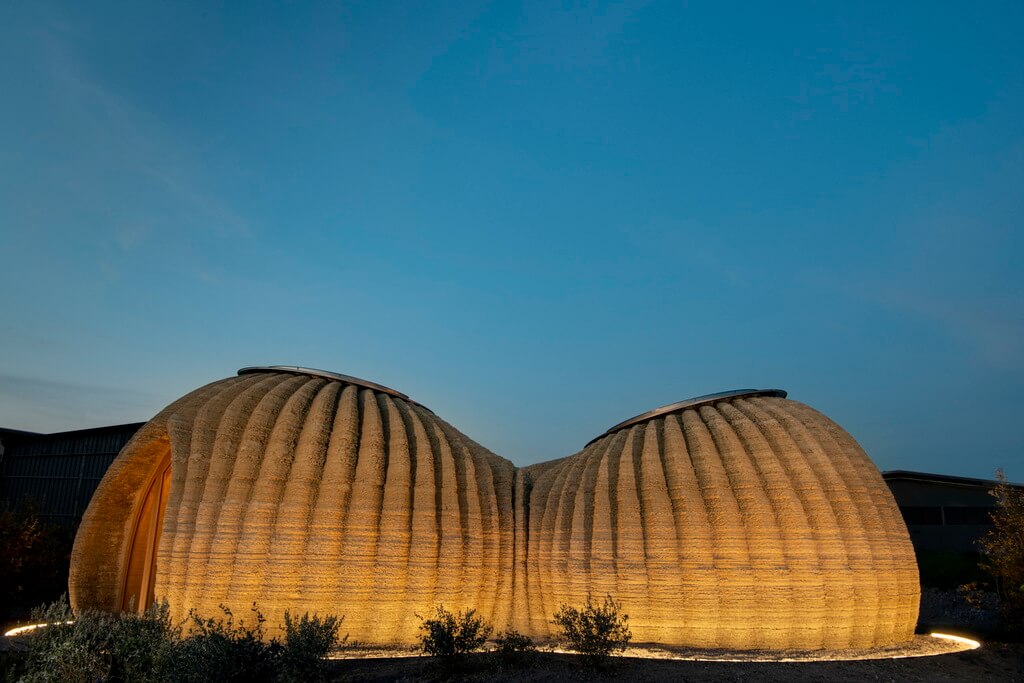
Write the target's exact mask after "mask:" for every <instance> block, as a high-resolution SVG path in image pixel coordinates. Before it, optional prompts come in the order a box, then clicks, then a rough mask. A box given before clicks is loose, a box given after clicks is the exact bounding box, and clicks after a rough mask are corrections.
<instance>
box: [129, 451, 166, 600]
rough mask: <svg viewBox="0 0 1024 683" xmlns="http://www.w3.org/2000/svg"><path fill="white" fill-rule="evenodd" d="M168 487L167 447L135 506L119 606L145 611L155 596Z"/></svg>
mask: <svg viewBox="0 0 1024 683" xmlns="http://www.w3.org/2000/svg"><path fill="white" fill-rule="evenodd" d="M170 490H171V451H170V448H168V449H167V452H166V453H165V454H164V455H163V457H162V458H160V459H159V464H158V465H157V466H156V468H155V469H154V470H153V473H152V474H151V475H150V477H149V482H148V484H147V485H146V488H145V491H146V493H145V495H144V497H143V498H142V502H141V503H140V504H139V505H138V506H137V508H136V510H135V514H134V516H133V522H132V526H131V527H129V528H130V529H131V545H130V546H129V551H128V561H127V562H126V563H125V569H124V574H123V576H122V580H121V585H122V586H123V589H122V591H121V609H122V610H123V611H126V612H127V611H135V612H139V613H142V612H144V611H146V609H148V608H149V607H150V606H151V605H152V604H153V601H154V599H155V595H154V592H153V589H154V587H155V585H156V565H157V550H158V549H159V548H160V531H161V529H162V528H163V523H164V510H165V509H166V508H167V496H168V494H169V493H170Z"/></svg>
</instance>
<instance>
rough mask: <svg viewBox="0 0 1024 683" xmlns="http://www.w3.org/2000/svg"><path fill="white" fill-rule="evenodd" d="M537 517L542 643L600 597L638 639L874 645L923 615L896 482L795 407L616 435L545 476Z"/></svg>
mask: <svg viewBox="0 0 1024 683" xmlns="http://www.w3.org/2000/svg"><path fill="white" fill-rule="evenodd" d="M529 510H530V520H531V523H530V528H529V531H530V536H529V539H528V548H529V553H530V563H529V566H528V571H527V573H526V580H527V582H528V588H527V591H526V592H527V594H528V598H529V602H530V614H531V617H532V618H531V619H530V627H531V630H532V631H533V632H534V634H535V635H541V636H544V635H552V633H551V625H550V624H549V622H548V621H547V620H545V619H543V618H542V616H543V615H549V614H551V613H552V612H553V611H554V609H556V608H557V606H558V605H559V604H562V603H567V604H580V603H582V602H583V601H584V600H585V599H586V597H587V595H588V594H590V595H592V596H594V597H600V596H602V595H604V594H610V595H612V596H614V597H615V598H616V599H618V600H620V601H621V602H622V603H623V606H624V608H625V610H626V612H628V613H629V615H630V624H631V627H632V629H633V633H634V638H635V640H636V641H638V642H645V641H649V642H661V643H673V644H681V645H694V646H701V647H724V648H737V649H757V648H770V649H784V648H801V649H816V648H829V649H839V648H849V647H873V646H880V645H888V644H891V643H894V642H900V641H903V640H906V639H908V638H910V636H911V635H912V633H913V629H914V625H915V623H916V620H917V604H918V591H919V589H918V582H917V581H918V579H917V570H916V564H915V561H914V556H913V550H912V548H911V547H910V543H909V539H908V536H907V532H906V528H905V527H904V526H903V521H902V518H901V517H900V515H899V511H898V510H897V508H896V505H895V502H894V501H893V499H892V496H891V494H890V493H889V490H888V488H887V487H886V485H885V483H884V481H883V480H882V478H881V475H880V474H879V473H878V471H877V470H876V469H875V468H874V466H873V465H872V464H871V462H870V461H869V460H868V459H867V456H866V455H864V453H863V451H862V450H861V449H860V448H859V447H858V446H857V445H856V442H854V441H853V439H852V438H850V437H849V435H848V434H846V432H844V431H842V430H841V429H840V428H839V427H838V426H836V425H835V424H834V423H833V422H832V421H831V420H829V419H828V418H826V417H825V416H823V415H821V414H820V413H817V412H816V411H813V410H812V409H810V408H808V407H807V406H804V405H802V404H800V403H797V402H795V401H787V400H784V399H780V398H766V397H762V398H749V399H742V398H740V399H734V400H731V401H723V402H720V403H717V404H715V405H704V406H700V407H697V408H695V409H687V410H684V411H682V412H681V413H677V414H669V415H665V416H663V417H659V418H656V419H653V420H650V421H648V422H645V423H641V424H636V425H633V426H631V427H629V428H626V429H623V430H620V431H618V432H615V433H613V434H611V435H609V436H606V437H604V438H602V439H600V440H598V441H596V442H594V443H593V444H591V445H590V446H588V447H587V448H586V449H584V450H583V451H582V452H581V453H579V454H577V455H575V456H572V457H570V458H567V459H566V460H564V461H562V462H560V463H558V464H556V465H555V466H553V467H550V468H549V469H547V470H545V471H544V472H542V473H540V474H539V475H538V476H537V478H536V481H535V482H534V483H533V490H532V494H531V497H530V507H529ZM588 567H589V570H588ZM549 618H550V617H549Z"/></svg>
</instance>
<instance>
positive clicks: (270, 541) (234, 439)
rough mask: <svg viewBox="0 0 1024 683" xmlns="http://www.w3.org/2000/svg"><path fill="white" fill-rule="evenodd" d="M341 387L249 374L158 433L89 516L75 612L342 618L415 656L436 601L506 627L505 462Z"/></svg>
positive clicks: (159, 421) (131, 452)
mask: <svg viewBox="0 0 1024 683" xmlns="http://www.w3.org/2000/svg"><path fill="white" fill-rule="evenodd" d="M337 377H344V376H339V375H333V374H332V373H317V374H316V375H311V374H306V371H302V372H298V373H296V372H290V371H277V370H270V371H256V372H251V373H247V374H243V375H241V376H239V377H234V378H230V379H225V380H222V381H219V382H214V383H213V384H209V385H207V386H205V387H202V388H201V389H198V390H196V391H194V392H192V393H191V394H188V395H187V396H185V397H184V398H182V399H180V400H178V401H176V402H175V403H173V404H172V405H170V406H169V407H168V408H166V409H165V410H164V411H162V412H161V413H160V414H159V415H157V416H156V417H155V418H153V420H151V421H150V422H149V423H148V424H147V425H146V426H145V427H143V429H142V430H141V431H140V432H139V433H138V434H137V435H136V436H135V438H134V439H132V441H131V442H130V443H128V444H127V445H126V446H125V448H124V449H123V451H122V452H121V454H120V455H119V456H118V458H117V459H116V460H115V462H114V463H113V465H111V467H110V469H109V471H108V472H107V474H106V476H105V477H104V479H103V481H102V482H101V484H100V486H99V488H98V489H97V491H96V494H95V496H94V497H93V500H92V502H91V503H90V505H89V508H88V510H87V511H86V513H85V516H84V517H83V520H82V524H81V527H80V529H79V532H78V536H77V538H76V541H75V547H74V553H73V556H72V569H71V577H70V590H71V600H72V604H73V605H74V606H75V607H76V609H77V608H81V607H96V608H101V609H108V610H115V609H120V608H122V607H124V608H127V607H128V605H129V603H130V602H134V603H135V604H139V603H142V604H149V602H150V601H151V600H153V599H154V598H156V599H159V598H167V599H168V601H169V602H170V606H171V612H172V615H173V617H174V618H175V619H178V618H182V617H184V616H185V615H186V614H187V612H188V610H189V609H190V608H195V609H197V610H198V611H199V612H200V613H203V614H218V613H219V612H218V605H220V604H224V605H227V606H229V607H231V608H232V609H234V611H235V612H236V613H239V614H242V613H243V612H245V611H247V609H248V608H249V607H250V606H251V605H252V603H253V602H255V603H257V604H258V606H259V607H260V609H261V611H262V612H263V613H264V614H265V615H266V616H267V617H268V625H270V626H275V625H277V624H279V623H280V622H281V620H282V615H283V612H284V610H285V609H286V608H287V609H290V610H291V611H292V612H293V613H295V612H298V613H300V614H301V613H302V612H305V611H307V610H308V611H310V612H313V611H317V612H319V613H320V614H325V613H333V614H339V615H340V614H344V615H345V629H346V630H347V631H349V632H351V633H352V634H353V637H358V639H359V640H361V641H364V642H371V643H372V642H412V641H413V640H414V639H415V636H416V631H417V626H418V624H419V620H418V619H417V618H416V617H415V613H417V612H419V613H420V614H424V613H427V612H428V611H429V610H430V609H431V608H432V606H433V605H434V604H436V603H437V602H442V603H444V604H446V605H450V606H451V607H463V606H474V607H476V608H477V609H478V610H479V611H480V612H481V613H482V614H483V615H484V616H485V617H486V618H487V619H490V620H492V621H496V622H507V621H508V619H509V612H510V609H511V601H510V597H511V594H512V590H511V588H512V587H511V581H512V576H511V574H510V573H509V572H508V571H504V568H506V567H509V566H511V564H512V552H513V550H512V542H513V535H512V499H511V493H512V490H513V482H512V477H513V470H514V468H513V466H512V464H511V463H509V462H508V461H506V460H503V459H502V458H499V457H497V456H496V455H494V454H492V453H490V452H489V451H487V450H486V449H484V448H482V447H481V446H479V445H477V444H476V443H474V442H473V441H471V440H470V439H469V438H467V437H466V436H464V435H462V434H460V433H459V432H458V431H457V430H455V429H454V428H452V427H451V426H450V425H448V424H447V423H445V422H444V421H442V420H440V419H438V418H437V417H436V416H435V415H434V414H433V413H432V412H430V411H429V410H427V409H426V408H424V407H423V406H421V405H419V404H417V403H414V402H412V401H409V400H408V399H407V398H404V397H403V395H401V394H398V393H397V392H394V391H391V390H388V389H386V388H384V387H380V386H379V385H374V384H371V383H367V382H361V381H359V380H354V378H347V377H345V379H344V380H342V379H335V378H337ZM354 381H355V382H359V384H355V383H352V382H354ZM370 387H373V388H370ZM165 458H166V459H169V461H167V460H165ZM168 462H169V472H168V471H167V470H168V466H167V463H168ZM165 473H166V474H165ZM162 478H165V479H166V481H165V482H164V481H162ZM161 484H163V486H161ZM161 488H162V497H163V500H164V501H165V502H163V506H164V511H163V514H162V515H161V514H160V512H159V508H160V507H161V504H160V499H161V492H160V489H161ZM154 537H155V538H154ZM356 634H358V635H356Z"/></svg>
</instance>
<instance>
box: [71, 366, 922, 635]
mask: <svg viewBox="0 0 1024 683" xmlns="http://www.w3.org/2000/svg"><path fill="white" fill-rule="evenodd" d="M168 451H170V455H171V462H172V477H171V490H170V496H169V498H168V502H167V508H166V513H165V516H164V525H163V530H162V534H161V537H160V547H159V552H158V556H157V565H156V595H157V597H158V598H159V597H166V598H167V599H168V600H169V602H170V605H171V609H172V614H173V616H174V618H175V619H180V618H182V617H184V616H185V614H186V613H187V611H188V610H189V609H190V608H195V609H197V610H198V611H199V612H200V613H201V614H208V615H210V614H216V613H217V612H218V606H219V605H221V604H224V605H227V606H229V607H231V608H232V609H233V610H235V611H236V612H238V611H239V610H243V611H244V610H246V609H247V608H248V607H249V606H250V605H251V604H252V603H253V602H255V603H257V604H258V605H259V607H260V609H261V610H262V611H263V613H264V614H265V615H266V616H267V617H268V619H269V623H270V624H271V625H272V626H273V625H276V624H279V623H280V622H281V619H282V614H283V612H284V610H285V609H289V610H291V611H292V612H296V613H301V612H305V611H310V612H314V611H315V612H319V613H321V614H324V613H335V614H341V615H345V628H346V630H348V631H349V632H350V633H352V634H353V637H354V638H358V639H359V640H361V641H363V642H368V643H409V642H413V641H414V640H415V638H416V636H417V627H418V624H419V620H418V619H417V618H416V616H415V615H416V614H417V613H418V614H426V613H428V612H429V611H430V610H431V609H432V608H433V606H434V605H436V604H438V603H443V604H445V605H446V606H447V607H449V608H450V609H463V608H475V609H477V610H478V611H479V612H480V614H481V615H482V616H483V617H484V618H486V619H488V620H489V621H491V622H493V623H494V625H495V626H496V627H497V628H498V629H501V628H503V627H505V626H513V627H514V628H517V629H518V630H520V631H522V632H524V633H527V634H529V635H531V636H534V637H539V638H546V637H549V636H551V635H553V633H552V628H551V623H550V620H551V617H552V615H553V614H554V612H555V611H556V610H557V609H558V608H559V606H560V605H562V604H570V605H578V604H581V603H582V602H583V601H584V600H585V599H586V597H587V595H591V596H593V597H594V598H596V599H600V598H601V597H602V596H604V595H605V594H609V595H612V596H613V597H615V598H616V599H617V600H620V601H622V603H623V605H624V607H625V609H626V611H627V612H628V613H629V614H630V617H631V620H630V622H631V626H632V629H633V632H634V636H635V639H636V641H638V642H645V641H648V642H659V643H666V644H674V645H691V646H700V647H717V648H734V649H751V648H771V649H778V648H801V649H816V648H828V649H840V648H849V647H871V646H879V645H888V644H892V643H897V642H901V641H904V640H906V639H908V638H909V637H910V636H911V635H912V632H913V628H914V625H915V623H916V618H917V606H918V599H919V588H918V579H917V567H916V562H915V559H914V555H913V549H912V548H911V545H910V541H909V537H908V535H907V532H906V527H905V526H904V525H903V521H902V518H901V516H900V514H899V511H898V509H897V508H896V505H895V502H894V501H893V499H892V496H891V494H890V493H889V490H888V487H887V486H886V485H885V483H884V481H883V480H882V478H881V475H880V474H879V472H878V471H877V469H876V468H875V467H874V465H873V464H872V463H871V462H870V460H869V459H868V458H867V456H866V455H865V454H864V452H863V451H862V450H861V449H860V447H859V446H858V445H857V443H856V441H854V440H853V438H852V437H850V435H849V434H847V433H846V432H845V431H843V430H842V429H841V428H840V427H838V426H837V425H836V424H835V423H833V422H832V421H831V420H829V419H828V418H826V417H825V416H823V415H821V414H820V413H818V412H816V411H814V410H812V409H811V408H808V407H807V406H804V405H803V404H800V403H797V402H795V401H789V400H784V399H781V398H774V397H764V396H761V397H749V396H748V397H734V398H730V399H727V400H722V401H719V402H717V403H714V404H713V405H709V404H705V405H701V406H698V407H694V408H690V409H686V410H683V411H681V412H678V413H674V414H667V415H663V416H660V417H657V418H654V419H651V420H649V421H647V422H643V423H639V424H634V425H632V426H629V427H627V428H624V429H621V430H619V431H617V432H614V433H612V434H609V435H607V436H605V437H603V438H601V439H599V440H598V441H595V442H594V443H592V444H590V445H589V446H588V447H587V448H585V449H584V450H583V451H581V452H580V453H577V454H576V455H573V456H571V457H569V458H565V459H562V460H558V461H552V462H548V463H543V464H540V465H534V466H531V467H527V468H523V469H516V468H515V467H513V466H512V464H511V463H509V462H508V461H507V460H504V459H502V458H499V457H498V456H496V455H494V454H493V453H491V452H490V451H488V450H487V449H485V448H483V447H482V446H480V445H479V444H476V443H475V442H473V441H472V440H470V439H468V438H467V437H466V436H464V435H462V434H461V433H459V432H458V431H457V430H456V429H454V428H453V427H451V425H448V424H447V423H445V422H443V421H442V420H440V419H438V418H437V417H436V416H435V415H434V414H433V413H431V412H430V411H429V410H427V409H425V408H423V407H422V406H420V405H418V404H416V403H413V402H411V401H407V400H404V399H402V398H398V397H395V396H392V395H390V394H387V393H383V392H378V391H375V390H372V389H368V388H361V387H359V386H355V385H352V384H348V383H345V382H342V381H337V380H333V379H329V378H324V377H313V376H307V375H296V374H288V373H279V372H259V373H252V374H247V375H244V376H241V377H236V378H231V379H227V380H223V381H220V382H215V383H213V384H210V385H207V386H206V387H203V388H201V389H199V390H197V391H195V392H193V393H191V394H189V395H187V396H185V397H184V398H182V399H180V400H179V401H177V402H175V403H174V404H172V405H171V406H169V407H168V408H167V409H165V410H164V411H163V412H161V413H160V414H159V415H157V417H155V418H154V419H153V420H152V421H150V423H148V424H147V425H146V426H145V427H143V429H141V430H140V431H139V433H138V435H137V436H136V438H135V439H133V440H132V441H131V442H130V443H129V444H128V446H126V447H125V449H124V450H123V451H122V453H121V455H119V456H118V458H117V460H116V461H115V462H114V464H113V465H112V466H111V468H110V470H109V471H108V473H107V475H106V477H105V478H104V480H103V482H102V483H101V485H100V487H99V489H97V493H96V495H95V497H94V499H93V501H92V503H91V504H90V506H89V509H88V510H87V512H86V515H85V517H84V518H83V522H82V525H81V528H80V530H79V535H78V537H77V538H76V542H75V548H74V552H73V560H72V572H71V580H70V590H71V598H72V603H73V604H74V605H75V606H76V608H81V607H98V608H103V609H117V608H118V607H119V606H120V604H121V597H122V595H121V591H122V588H121V586H120V577H121V576H122V575H123V572H124V567H125V565H126V562H127V561H128V558H127V553H128V542H129V540H130V538H131V536H132V533H131V532H132V529H131V528H130V527H131V524H132V519H133V514H134V509H135V508H136V507H137V506H138V505H139V502H140V500H141V497H142V496H143V495H144V493H145V491H144V490H143V489H144V486H145V482H147V481H148V480H149V477H150V475H151V474H152V472H153V468H154V467H156V466H157V464H158V463H159V462H160V461H161V459H162V458H163V456H164V455H166V454H167V453H168Z"/></svg>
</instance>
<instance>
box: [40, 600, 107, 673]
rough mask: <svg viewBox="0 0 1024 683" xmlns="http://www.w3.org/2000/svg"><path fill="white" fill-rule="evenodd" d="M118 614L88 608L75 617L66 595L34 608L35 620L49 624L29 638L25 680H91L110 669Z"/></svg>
mask: <svg viewBox="0 0 1024 683" xmlns="http://www.w3.org/2000/svg"><path fill="white" fill-rule="evenodd" d="M114 620H115V617H113V616H109V615H106V614H102V613H98V612H89V613H85V614H82V615H80V618H78V619H77V620H76V619H75V616H74V614H73V613H72V611H71V608H70V607H69V606H68V602H67V596H63V595H62V596H61V597H60V599H59V600H56V601H55V602H53V603H51V604H49V605H46V606H44V607H40V608H36V609H34V610H32V621H33V622H35V623H46V624H49V626H47V627H45V628H40V629H37V630H36V631H34V632H33V633H32V636H31V639H30V640H29V650H28V656H27V659H26V662H25V676H24V677H23V678H22V680H23V681H32V682H36V681H38V682H48V681H60V682H61V683H77V682H79V681H81V682H82V683H88V682H90V681H94V680H97V679H105V678H107V677H108V676H109V673H110V660H109V653H108V650H109V647H108V643H109V634H110V630H111V626H112V624H113V621H114Z"/></svg>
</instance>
